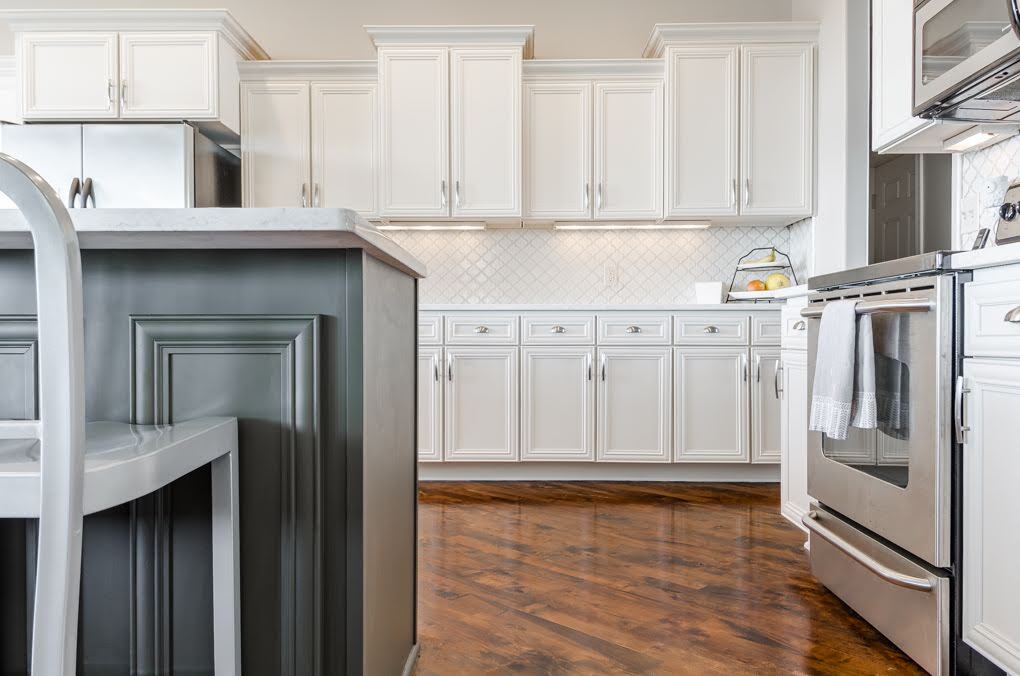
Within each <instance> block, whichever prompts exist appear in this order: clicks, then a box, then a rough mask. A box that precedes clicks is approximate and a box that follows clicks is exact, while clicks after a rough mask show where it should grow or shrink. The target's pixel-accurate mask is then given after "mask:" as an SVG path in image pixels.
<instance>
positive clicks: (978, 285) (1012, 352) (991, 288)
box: [963, 266, 1020, 357]
mask: <svg viewBox="0 0 1020 676" xmlns="http://www.w3.org/2000/svg"><path fill="white" fill-rule="evenodd" d="M1007 271H1008V272H1011V273H1012V275H1011V276H1012V277H1013V279H1001V278H999V277H1000V275H1003V274H1006V273H1007ZM979 272H980V271H979ZM985 274H986V275H987V276H988V277H991V279H985V280H980V279H979V280H976V281H973V282H970V283H968V284H965V285H964V287H963V297H964V304H965V306H964V315H963V317H964V320H963V352H964V354H965V355H967V356H968V357H1020V340H1018V338H1020V321H1016V322H1012V321H1008V320H1007V319H1006V315H1007V314H1009V313H1010V312H1012V311H1013V310H1014V309H1017V308H1020V266H1017V267H1013V266H1011V267H1010V268H997V269H994V270H990V271H988V272H987V273H985ZM977 276H978V275H977V274H975V277H977ZM1017 314H1018V315H1020V311H1018V312H1017ZM1017 319H1018V320H1020V317H1018V318H1017Z"/></svg>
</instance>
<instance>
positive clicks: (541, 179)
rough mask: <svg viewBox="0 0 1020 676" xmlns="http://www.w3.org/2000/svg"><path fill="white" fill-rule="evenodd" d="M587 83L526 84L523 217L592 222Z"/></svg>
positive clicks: (588, 95) (589, 112)
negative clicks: (589, 220) (589, 219)
mask: <svg viewBox="0 0 1020 676" xmlns="http://www.w3.org/2000/svg"><path fill="white" fill-rule="evenodd" d="M591 124H592V113H591V83H589V82H542V83H537V82H531V83H527V84H525V85H524V142H525V148H524V177H525V181H526V182H527V184H526V185H525V194H524V200H525V205H526V206H525V213H524V217H525V218H548V219H557V220H566V219H585V218H591V204H592V199H593V198H592V186H591V160H592V155H591Z"/></svg>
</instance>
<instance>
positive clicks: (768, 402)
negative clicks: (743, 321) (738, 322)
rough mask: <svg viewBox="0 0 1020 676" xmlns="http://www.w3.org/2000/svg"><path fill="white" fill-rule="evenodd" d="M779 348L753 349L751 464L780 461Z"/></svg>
mask: <svg viewBox="0 0 1020 676" xmlns="http://www.w3.org/2000/svg"><path fill="white" fill-rule="evenodd" d="M779 375H780V372H779V348H778V347H774V348H760V347H754V348H751V379H752V382H751V462H779V460H780V458H781V457H782V450H781V444H782V433H781V431H780V424H781V421H782V413H781V412H780V399H779V391H780V388H781V386H782V384H781V383H780V382H779V381H778V380H777V378H778V377H779Z"/></svg>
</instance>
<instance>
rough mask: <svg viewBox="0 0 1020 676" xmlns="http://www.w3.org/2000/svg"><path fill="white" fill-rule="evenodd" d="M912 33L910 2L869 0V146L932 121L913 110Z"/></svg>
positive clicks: (879, 146)
mask: <svg viewBox="0 0 1020 676" xmlns="http://www.w3.org/2000/svg"><path fill="white" fill-rule="evenodd" d="M913 35H914V3H913V2H911V1H910V0H871V148H872V150H880V149H883V148H885V147H887V146H889V145H890V144H892V143H895V142H896V141H899V140H900V139H903V138H906V137H908V136H910V135H912V134H914V133H917V132H919V131H921V130H923V129H925V128H926V127H929V126H931V125H932V124H934V123H933V122H932V121H931V120H925V119H923V118H920V117H914V114H913V108H914V41H913ZM961 129H962V128H961Z"/></svg>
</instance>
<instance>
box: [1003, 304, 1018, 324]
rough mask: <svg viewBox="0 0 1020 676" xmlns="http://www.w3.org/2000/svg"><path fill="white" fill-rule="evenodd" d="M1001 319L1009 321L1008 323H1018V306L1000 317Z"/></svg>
mask: <svg viewBox="0 0 1020 676" xmlns="http://www.w3.org/2000/svg"><path fill="white" fill-rule="evenodd" d="M1002 321H1004V322H1009V323H1010V324H1020V306H1017V307H1015V308H1013V309H1012V310H1010V311H1009V312H1007V313H1006V316H1005V317H1003V318H1002Z"/></svg>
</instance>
